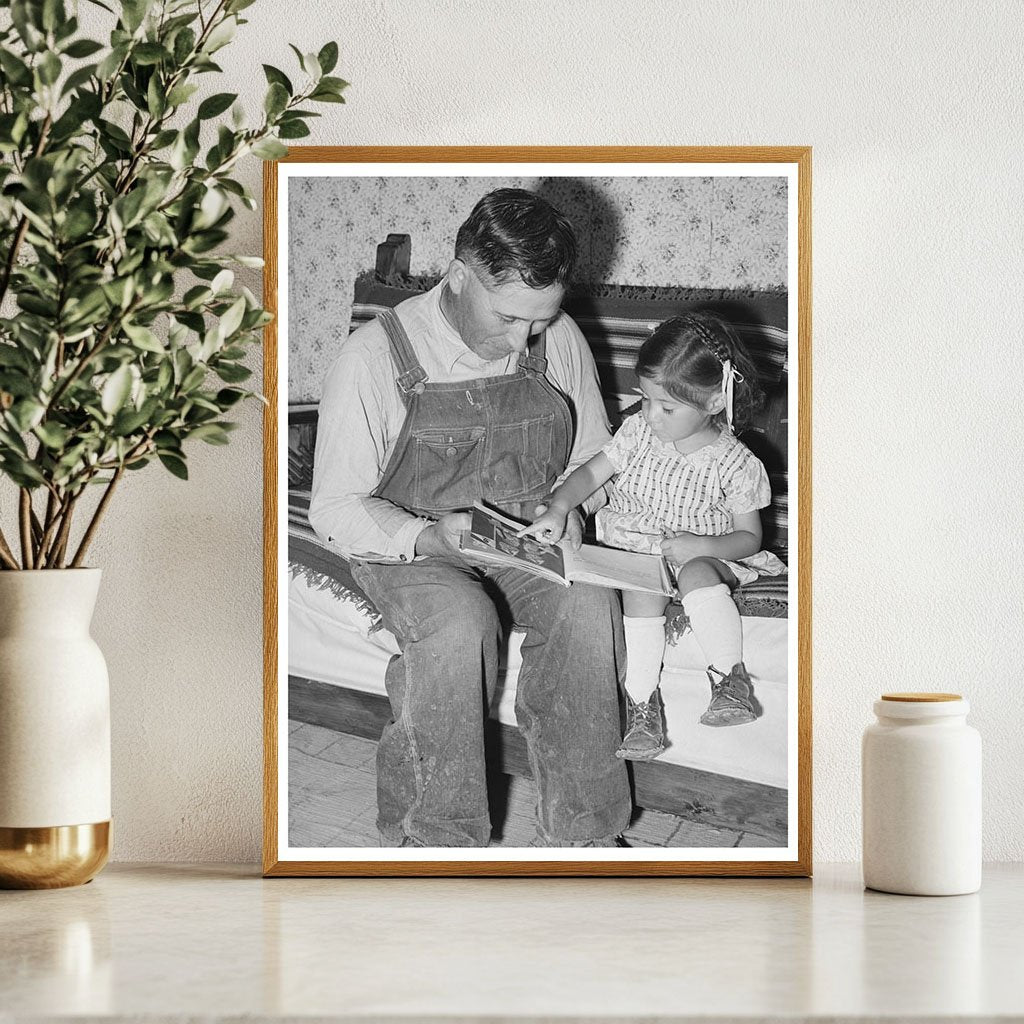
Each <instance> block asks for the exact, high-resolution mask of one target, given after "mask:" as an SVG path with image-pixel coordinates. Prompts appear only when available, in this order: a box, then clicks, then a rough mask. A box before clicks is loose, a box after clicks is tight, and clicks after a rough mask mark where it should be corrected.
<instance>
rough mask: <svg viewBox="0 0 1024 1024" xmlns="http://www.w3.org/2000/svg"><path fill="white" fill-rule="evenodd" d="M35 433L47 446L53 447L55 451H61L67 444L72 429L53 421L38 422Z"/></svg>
mask: <svg viewBox="0 0 1024 1024" xmlns="http://www.w3.org/2000/svg"><path fill="white" fill-rule="evenodd" d="M33 433H34V434H35V435H36V437H38V438H39V440H40V441H42V442H43V444H44V445H46V447H47V448H51V449H53V450H54V451H60V449H61V448H63V447H64V445H66V444H67V442H68V438H69V437H70V436H71V431H69V430H68V429H67V428H65V427H62V426H61V425H60V424H59V423H53V422H52V421H45V422H43V423H37V424H36V426H35V429H34V430H33Z"/></svg>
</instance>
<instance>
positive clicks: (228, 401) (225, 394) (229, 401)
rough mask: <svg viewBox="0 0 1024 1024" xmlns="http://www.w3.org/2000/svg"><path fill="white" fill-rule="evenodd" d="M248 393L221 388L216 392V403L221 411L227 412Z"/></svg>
mask: <svg viewBox="0 0 1024 1024" xmlns="http://www.w3.org/2000/svg"><path fill="white" fill-rule="evenodd" d="M248 394H249V392H248V391H239V390H238V388H221V389H220V391H218V392H217V395H216V399H215V400H216V402H217V405H219V406H220V408H221V409H222V410H225V411H226V410H228V409H230V408H231V407H232V406H233V405H237V404H238V403H239V402H240V401H241V400H242V399H243V398H245V397H246V395H248Z"/></svg>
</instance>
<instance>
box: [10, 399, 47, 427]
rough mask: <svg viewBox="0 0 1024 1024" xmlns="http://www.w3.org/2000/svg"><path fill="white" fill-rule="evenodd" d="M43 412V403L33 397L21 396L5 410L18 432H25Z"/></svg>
mask: <svg viewBox="0 0 1024 1024" xmlns="http://www.w3.org/2000/svg"><path fill="white" fill-rule="evenodd" d="M45 412H46V406H45V405H41V404H40V403H39V402H37V401H36V400H35V399H33V398H22V399H19V400H18V401H17V402H15V403H14V404H13V405H12V406H11V407H10V409H8V410H7V415H8V417H9V418H10V420H11V421H12V422H13V423H14V424H15V426H16V427H17V428H18V432H19V433H22V434H26V433H28V431H30V430H31V429H32V428H33V427H35V426H36V425H37V424H38V423H39V421H40V420H42V418H43V414H44V413H45Z"/></svg>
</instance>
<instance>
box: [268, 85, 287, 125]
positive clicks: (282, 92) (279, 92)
mask: <svg viewBox="0 0 1024 1024" xmlns="http://www.w3.org/2000/svg"><path fill="white" fill-rule="evenodd" d="M289 99H290V96H289V93H288V90H287V89H286V88H285V87H284V86H283V85H281V83H280V82H273V83H272V84H271V86H270V88H269V89H268V90H267V95H266V97H265V99H264V100H263V109H264V110H265V111H266V112H267V116H268V117H269V118H271V119H273V118H274V117H276V116H277V115H278V114H280V113H281V111H283V110H284V108H285V107H287V106H288V100H289Z"/></svg>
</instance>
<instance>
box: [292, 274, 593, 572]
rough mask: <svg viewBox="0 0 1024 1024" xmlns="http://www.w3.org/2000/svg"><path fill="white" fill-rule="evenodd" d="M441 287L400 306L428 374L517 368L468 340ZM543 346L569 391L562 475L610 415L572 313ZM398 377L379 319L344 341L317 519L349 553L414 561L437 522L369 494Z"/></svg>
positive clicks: (450, 377)
mask: <svg viewBox="0 0 1024 1024" xmlns="http://www.w3.org/2000/svg"><path fill="white" fill-rule="evenodd" d="M441 288H442V285H440V284H439V285H438V286H437V287H435V288H433V289H431V290H430V291H429V292H426V293H425V294H423V295H416V296H414V297H413V298H410V299H406V300H405V301H404V302H402V303H400V304H399V305H398V306H396V307H395V312H396V313H397V314H398V317H399V319H400V320H401V322H402V325H403V326H404V327H405V329H406V332H407V333H408V335H409V340H410V341H411V343H412V349H413V352H414V353H415V355H416V358H417V360H418V361H419V363H420V365H421V366H422V367H423V369H424V370H425V371H426V373H427V380H428V382H434V383H441V382H450V381H461V380H474V379H476V378H478V377H495V376H499V375H502V374H508V373H512V372H514V371H515V369H516V366H517V362H518V357H517V356H516V355H515V354H514V353H513V354H510V355H509V356H506V357H504V358H502V359H498V360H495V361H493V362H486V361H484V360H482V359H480V358H479V357H478V356H477V355H476V354H475V353H474V352H472V350H470V349H469V348H468V347H467V346H466V344H465V343H464V342H463V341H462V338H461V337H460V336H459V334H458V333H457V332H456V331H455V329H454V328H453V327H452V326H451V324H449V322H448V321H447V319H446V318H445V317H444V314H443V313H442V312H441V305H440V298H441ZM545 355H546V358H547V361H548V368H547V374H546V376H547V379H548V380H549V381H550V383H552V384H553V385H554V386H555V388H556V389H557V390H558V391H560V392H561V394H562V395H563V396H564V397H565V398H567V399H568V401H569V405H570V410H571V412H572V418H573V423H574V427H575V436H574V438H573V442H572V448H571V450H570V454H569V465H568V467H567V469H566V474H563V478H564V476H565V475H567V474H568V472H571V471H572V470H573V469H575V468H576V467H577V466H579V465H582V464H583V463H584V462H586V461H587V459H589V458H590V457H591V456H593V455H595V454H596V453H597V452H599V451H600V450H601V448H602V447H603V445H604V444H605V443H606V442H607V441H608V438H609V436H610V435H609V430H608V419H607V415H606V413H605V408H604V404H603V402H602V400H601V392H600V388H599V386H598V380H597V371H596V369H595V366H594V357H593V355H592V354H591V352H590V348H589V346H588V345H587V342H586V339H585V338H584V337H583V334H582V333H581V332H580V329H579V328H578V327H577V326H576V324H575V323H574V322H573V321H572V319H571V318H570V317H569V316H568V315H566V314H565V313H561V314H560V315H559V316H558V318H557V319H556V320H555V321H554V322H553V323H552V324H551V325H550V326H549V327H548V328H547V340H546V352H545ZM395 376H396V371H395V366H394V363H393V361H392V359H391V351H390V347H389V345H388V339H387V335H386V334H385V332H384V329H383V328H382V327H381V326H380V324H379V323H377V322H376V321H373V322H371V323H368V324H364V325H363V326H362V327H360V328H358V329H357V330H356V331H354V332H353V333H352V334H351V335H350V336H349V337H348V338H347V339H346V340H345V341H344V342H342V345H341V352H340V354H339V355H338V358H337V359H336V360H335V361H334V363H333V365H332V366H331V368H330V370H329V371H328V373H327V379H326V381H325V382H324V389H323V394H322V396H321V399H320V408H319V417H318V419H319V422H318V425H317V435H316V451H315V453H314V459H313V490H312V496H311V499H310V506H309V521H310V523H311V525H312V526H313V529H314V530H316V532H317V534H318V535H319V536H320V538H321V539H322V540H324V541H326V542H327V543H329V544H331V545H332V546H333V547H335V548H337V550H338V551H339V552H341V554H343V555H346V556H352V555H355V556H365V557H368V558H374V559H394V560H395V561H412V559H413V557H414V556H415V550H416V538H417V537H418V536H419V534H420V533H421V532H422V531H423V530H424V529H425V528H426V527H427V526H428V525H429V523H430V521H429V520H426V519H424V518H422V517H420V516H415V515H412V514H411V513H409V512H407V511H405V509H402V508H399V507H398V506H397V505H395V504H393V503H392V502H390V501H386V500H385V499H383V498H374V497H371V495H372V492H373V491H374V490H375V489H376V487H377V485H378V484H379V483H380V481H381V478H382V477H383V475H384V468H385V466H386V465H387V463H388V460H389V459H390V458H391V453H392V452H393V451H394V448H395V443H396V441H397V439H398V435H399V431H400V430H401V428H402V423H403V422H404V420H405V405H404V404H403V402H402V398H401V396H400V394H399V392H398V387H397V385H396V384H395Z"/></svg>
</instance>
